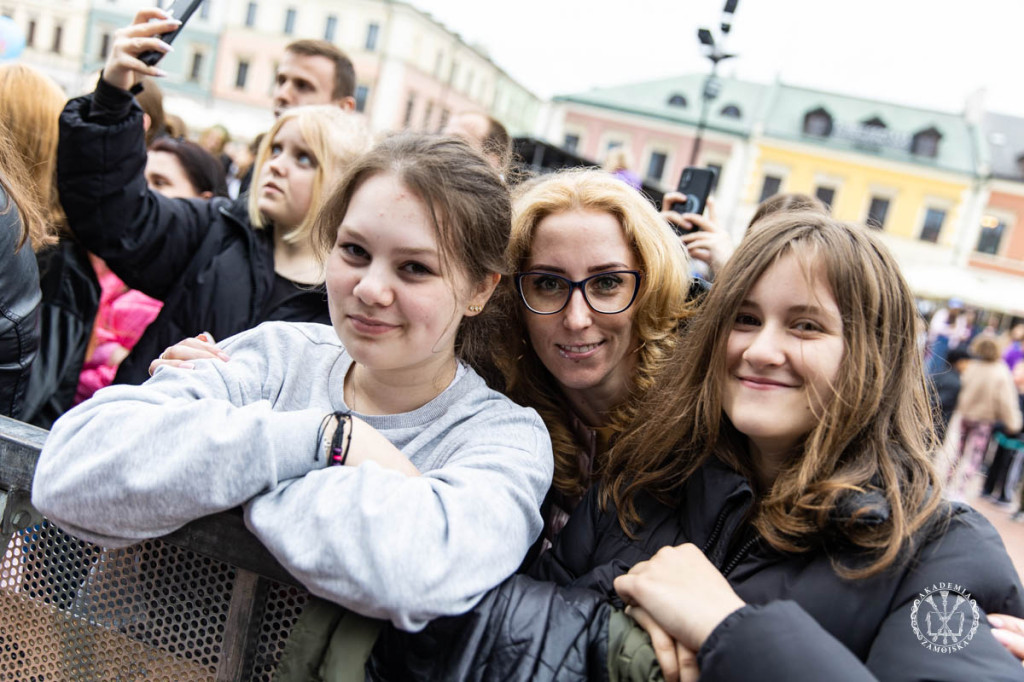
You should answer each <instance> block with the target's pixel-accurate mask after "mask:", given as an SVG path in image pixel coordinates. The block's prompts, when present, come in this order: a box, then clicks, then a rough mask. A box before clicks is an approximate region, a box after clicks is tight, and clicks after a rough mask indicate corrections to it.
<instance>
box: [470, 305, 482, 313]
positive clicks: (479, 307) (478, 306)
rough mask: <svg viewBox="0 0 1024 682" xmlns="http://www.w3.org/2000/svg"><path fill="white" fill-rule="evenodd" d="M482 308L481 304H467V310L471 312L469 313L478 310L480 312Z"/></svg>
mask: <svg viewBox="0 0 1024 682" xmlns="http://www.w3.org/2000/svg"><path fill="white" fill-rule="evenodd" d="M483 309H484V307H483V306H482V305H471V306H469V312H471V313H478V312H480V311H481V310H483Z"/></svg>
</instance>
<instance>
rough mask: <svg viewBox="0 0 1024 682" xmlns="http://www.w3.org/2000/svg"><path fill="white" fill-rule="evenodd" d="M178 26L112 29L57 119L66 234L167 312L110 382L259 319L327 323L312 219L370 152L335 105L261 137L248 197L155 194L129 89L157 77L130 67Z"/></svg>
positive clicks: (356, 126)
mask: <svg viewBox="0 0 1024 682" xmlns="http://www.w3.org/2000/svg"><path fill="white" fill-rule="evenodd" d="M150 19H157V21H153V22H149V20H150ZM175 26H177V22H176V21H174V20H171V19H168V18H167V16H166V14H164V13H163V12H162V11H161V10H158V9H150V10H143V11H140V12H139V13H138V14H137V15H136V17H135V22H134V23H133V24H132V25H130V26H128V27H126V28H123V29H120V30H119V31H118V32H117V34H116V35H117V37H116V39H115V40H114V42H113V43H112V45H111V51H110V56H109V58H108V60H107V63H106V66H105V67H104V71H103V76H102V78H101V79H100V81H99V83H98V84H97V87H96V91H95V92H94V93H92V94H91V95H87V96H84V97H79V98H76V99H73V100H71V101H70V102H69V103H68V105H67V106H66V107H65V109H64V112H63V113H62V115H61V117H60V135H61V138H60V145H59V147H58V168H57V170H58V184H59V189H60V198H61V203H62V204H63V206H64V209H65V211H66V213H67V216H68V222H69V224H70V227H71V229H72V231H73V232H74V233H75V235H76V236H77V237H78V239H79V240H80V241H81V242H82V244H83V245H85V247H86V248H88V249H89V250H90V251H91V252H93V253H95V254H96V255H98V256H99V257H101V258H102V259H103V260H105V261H106V263H107V265H108V266H109V267H110V269H111V270H112V271H113V272H114V273H116V274H117V275H118V277H120V278H121V279H122V280H123V281H124V283H125V284H126V285H128V286H129V287H131V288H133V289H138V290H140V291H142V292H143V293H145V294H147V295H149V296H152V297H153V298H156V299H159V300H161V301H163V302H164V307H163V309H162V310H161V312H160V315H159V316H158V317H157V319H156V320H155V321H154V322H153V323H152V324H151V325H150V326H149V327H148V328H147V330H146V332H145V333H144V334H143V336H142V338H141V339H140V340H139V342H138V343H137V344H136V346H135V348H134V349H133V350H132V353H131V355H129V356H128V358H127V359H125V360H124V362H122V363H121V366H120V368H119V369H118V373H117V376H116V377H115V379H114V381H115V383H142V381H144V380H145V379H146V378H148V373H147V369H148V367H149V363H150V361H151V360H152V359H153V358H155V357H157V356H158V355H159V354H160V353H161V352H162V351H163V350H164V349H165V348H167V347H168V346H170V345H172V344H173V343H176V342H177V341H179V340H180V339H182V338H183V337H190V336H195V335H197V334H199V333H200V332H203V331H206V332H209V333H211V334H212V335H213V336H215V337H216V338H226V337H228V336H230V335H232V334H235V333H238V332H240V331H244V330H246V329H249V328H251V327H254V326H255V325H257V324H259V323H260V322H263V321H266V320H288V321H296V322H321V323H325V324H328V323H329V317H328V312H327V303H326V299H325V297H324V293H323V290H322V288H318V287H317V286H316V285H318V284H319V283H320V282H321V281H322V273H321V269H320V264H319V263H318V262H317V259H316V257H315V254H314V250H313V247H312V243H311V240H310V232H311V225H312V223H313V218H314V217H315V210H312V209H313V207H315V206H317V204H318V201H319V198H320V194H321V192H322V190H324V189H326V187H327V186H329V184H330V183H331V181H332V180H333V179H334V177H335V175H336V174H337V173H339V172H340V171H341V169H342V168H343V167H344V166H345V165H346V164H347V163H348V162H349V161H351V160H352V159H354V158H355V157H356V156H357V155H359V154H361V153H362V152H364V151H365V150H366V149H368V147H369V142H370V141H369V135H368V133H367V132H366V131H365V129H364V127H363V125H362V124H361V123H359V122H358V120H357V119H356V118H355V117H354V116H353V115H351V114H346V113H345V112H343V111H342V110H341V109H340V108H338V107H327V106H323V107H299V108H295V109H291V110H289V111H288V112H286V114H285V115H283V116H281V117H280V118H279V119H278V120H277V121H276V123H275V125H274V127H273V128H272V130H271V132H270V133H269V134H268V135H267V137H266V139H265V140H264V143H263V145H262V147H261V149H260V152H259V155H258V158H257V161H256V175H255V178H256V180H255V187H254V189H253V191H252V192H251V193H250V194H249V195H247V196H244V197H240V198H239V199H238V200H236V201H234V202H231V201H229V200H227V199H218V198H215V199H212V200H186V199H168V198H165V197H163V196H161V195H160V194H158V193H157V192H154V191H152V190H149V189H148V188H147V187H146V181H145V178H144V177H143V170H144V168H145V165H146V149H145V145H144V143H143V138H144V131H143V126H142V111H141V109H139V107H138V105H137V104H136V103H135V102H134V100H133V98H132V95H131V93H130V92H129V91H130V90H131V89H132V88H133V87H134V86H135V85H136V83H137V81H138V80H139V79H140V78H141V77H142V76H159V75H160V74H161V73H162V72H161V71H160V70H159V69H157V68H156V67H149V66H146V65H145V64H143V63H142V62H141V61H139V60H138V58H137V57H138V55H139V54H140V53H141V52H143V51H145V50H159V51H161V52H165V51H166V50H167V49H168V46H167V45H166V44H164V43H163V42H162V41H160V39H159V38H158V35H159V34H160V33H163V32H166V31H168V30H169V29H171V28H174V27H175Z"/></svg>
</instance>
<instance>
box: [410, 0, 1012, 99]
mask: <svg viewBox="0 0 1024 682" xmlns="http://www.w3.org/2000/svg"><path fill="white" fill-rule="evenodd" d="M409 2H411V4H413V5H414V6H416V7H418V8H420V9H422V10H425V11H427V12H429V13H430V14H432V15H433V16H434V17H435V18H436V19H438V20H439V21H440V22H441V23H443V24H445V25H446V26H447V27H448V28H450V29H452V30H454V31H456V32H457V33H459V34H460V35H461V36H462V37H463V39H464V40H466V41H467V42H469V43H475V44H478V45H480V46H482V47H484V48H485V49H486V50H487V52H488V53H489V54H490V56H491V58H492V59H493V60H494V61H495V62H496V63H497V64H498V65H499V66H500V67H501V68H503V69H504V70H505V71H506V72H507V73H508V74H509V75H510V76H512V77H513V78H515V79H516V80H518V81H519V82H520V83H522V84H523V85H524V86H526V87H527V88H529V89H530V90H532V91H533V92H534V93H535V94H537V95H539V96H541V97H545V98H548V97H551V96H553V95H556V94H562V93H571V92H580V91H583V90H587V89H590V88H592V87H604V86H612V85H620V84H623V83H629V82H635V81H640V80H650V79H656V78H663V77H666V76H673V75H677V74H681V73H689V72H694V71H696V72H702V73H703V72H707V71H708V70H709V68H710V63H709V62H708V60H707V59H706V58H705V57H703V56H702V53H701V51H700V49H699V45H698V41H697V29H698V28H699V27H701V26H706V27H709V28H713V29H714V30H715V32H716V36H717V35H718V33H717V27H718V23H719V21H720V18H721V16H722V15H721V11H722V8H723V6H724V4H725V2H724V0H626V1H625V2H622V1H621V0H619V1H617V2H612V1H610V0H474V1H473V2H470V1H469V0H409ZM1022 35H1024V0H967V1H963V2H961V1H955V0H855V1H850V0H739V6H738V8H737V11H736V14H735V16H734V20H733V29H732V32H731V34H730V35H729V37H728V40H727V42H726V47H727V49H728V51H729V52H734V53H736V54H737V55H738V57H736V58H735V59H731V60H727V61H725V62H723V63H722V66H721V67H720V72H721V73H723V74H725V75H733V76H736V77H738V78H743V79H747V80H753V81H758V82H763V83H769V82H771V81H772V80H774V79H775V78H776V77H778V78H780V79H781V80H782V81H783V82H786V83H789V84H792V85H803V86H808V87H814V88H821V89H825V90H833V91H837V92H843V93H849V94H853V95H858V96H862V97H873V98H877V99H882V100H887V101H894V102H900V103H904V104H912V105H916V106H922V107H927V108H933V109H940V110H944V111H961V110H962V109H963V108H964V103H965V101H966V99H967V97H968V96H969V95H970V94H971V93H973V92H975V91H977V90H979V89H982V88H983V89H984V91H985V97H984V102H985V106H986V108H987V109H989V110H992V111H998V112H1001V113H1007V114H1014V115H1017V116H1021V117H1024V37H1022Z"/></svg>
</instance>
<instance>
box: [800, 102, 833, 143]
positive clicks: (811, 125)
mask: <svg viewBox="0 0 1024 682" xmlns="http://www.w3.org/2000/svg"><path fill="white" fill-rule="evenodd" d="M804 134H806V135H815V136H817V137H828V136H829V135H831V134H832V114H830V113H828V112H827V111H825V110H824V109H822V108H821V107H819V108H817V109H815V110H814V111H808V112H807V114H806V115H805V116H804Z"/></svg>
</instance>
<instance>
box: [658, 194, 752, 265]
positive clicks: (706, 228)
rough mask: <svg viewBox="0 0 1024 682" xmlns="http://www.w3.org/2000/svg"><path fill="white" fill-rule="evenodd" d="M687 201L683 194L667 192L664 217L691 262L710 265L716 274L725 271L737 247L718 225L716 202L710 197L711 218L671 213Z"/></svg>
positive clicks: (708, 207)
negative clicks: (677, 235)
mask: <svg viewBox="0 0 1024 682" xmlns="http://www.w3.org/2000/svg"><path fill="white" fill-rule="evenodd" d="M685 201H686V197H685V196H683V195H682V194H680V193H679V192H667V193H666V194H665V197H664V198H663V199H662V201H661V215H662V217H663V218H665V220H667V221H668V222H669V224H670V225H672V226H674V228H675V229H676V232H678V233H680V234H679V239H680V241H682V242H683V246H685V247H686V250H687V252H688V253H689V254H690V258H693V259H694V260H699V261H703V262H705V263H707V265H708V267H709V268H710V269H711V273H712V274H715V273H718V272H719V271H721V269H722V268H723V267H725V264H726V262H727V261H728V260H729V258H730V257H732V252H733V251H734V250H735V247H734V246H733V243H732V238H730V237H729V234H728V233H727V232H726V231H725V230H723V229H722V228H721V226H719V224H718V214H717V211H716V210H715V200H714V198H712V197H708V202H707V211H706V213H707V215H701V214H697V213H676V212H675V211H673V210H671V208H670V207H671V206H672V204H674V203H676V202H680V203H685Z"/></svg>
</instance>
